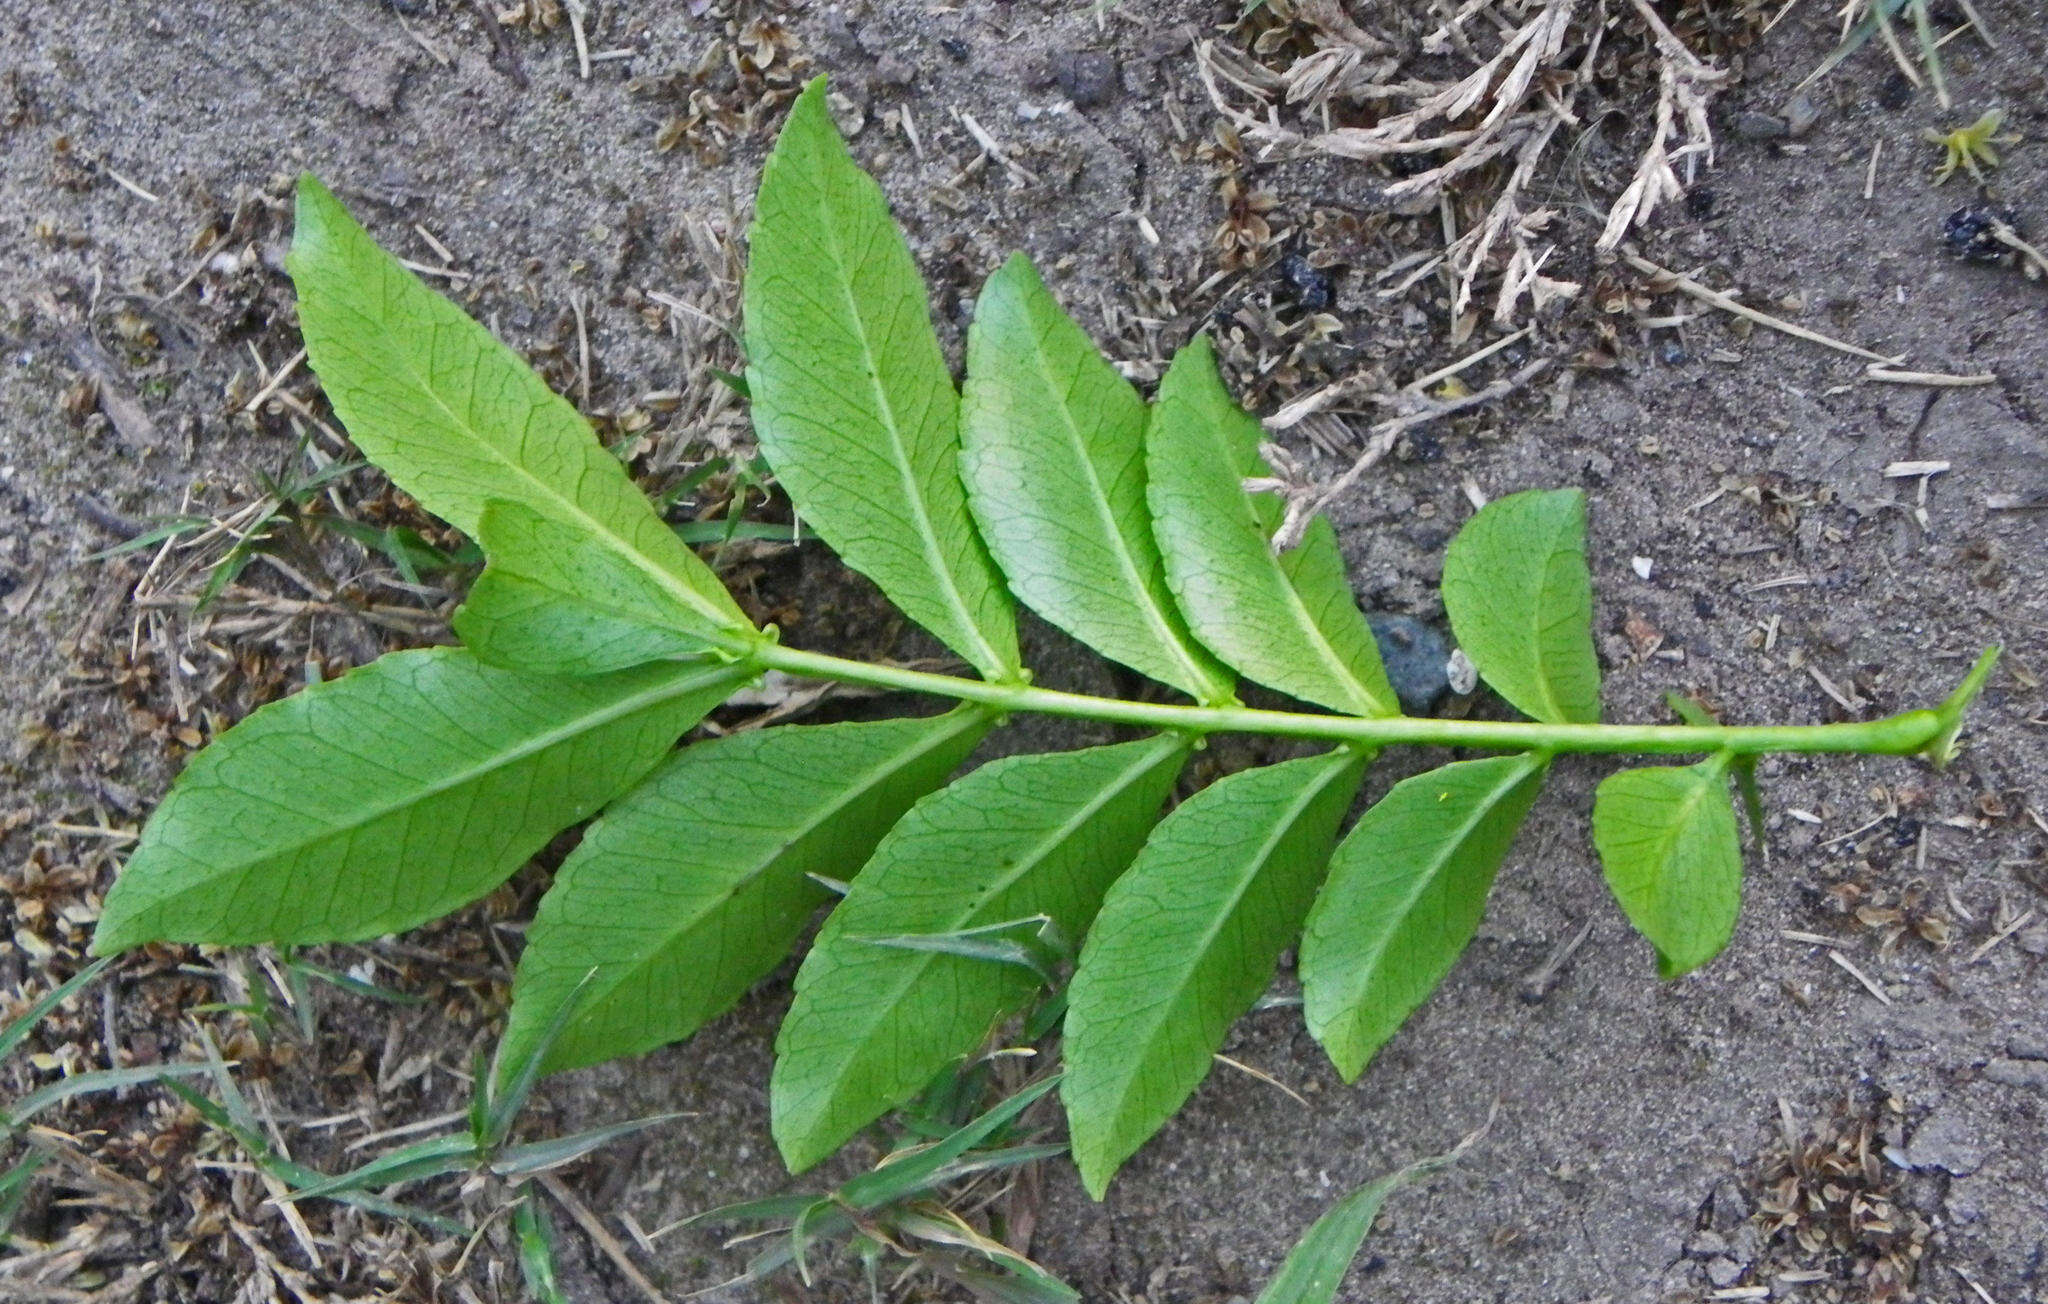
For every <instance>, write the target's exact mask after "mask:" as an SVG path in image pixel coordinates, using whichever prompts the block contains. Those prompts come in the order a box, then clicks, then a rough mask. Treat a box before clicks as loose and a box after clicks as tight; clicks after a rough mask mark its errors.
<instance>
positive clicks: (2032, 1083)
mask: <svg viewBox="0 0 2048 1304" xmlns="http://www.w3.org/2000/svg"><path fill="white" fill-rule="evenodd" d="M1984 1080H1985V1081H1986V1082H1996V1083H1997V1084H1998V1085H1999V1086H2001V1087H2032V1088H2033V1089H2034V1090H2036V1091H2048V1064H2044V1063H2042V1062H2041V1061H2040V1060H2022V1059H1995V1060H1992V1061H1991V1062H1990V1063H1989V1064H1986V1065H1985V1066H1984Z"/></svg>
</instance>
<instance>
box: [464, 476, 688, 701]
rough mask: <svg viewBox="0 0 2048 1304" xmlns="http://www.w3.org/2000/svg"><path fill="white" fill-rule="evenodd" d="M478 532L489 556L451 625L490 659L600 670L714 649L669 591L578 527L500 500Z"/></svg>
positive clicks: (554, 671) (565, 671)
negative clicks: (488, 561)
mask: <svg viewBox="0 0 2048 1304" xmlns="http://www.w3.org/2000/svg"><path fill="white" fill-rule="evenodd" d="M477 537H478V541H479V542H481V543H482V544H483V548H484V552H485V553H486V554H487V555H488V556H489V557H490V559H491V564H490V565H489V566H488V567H487V568H486V569H485V570H484V573H483V574H482V575H481V576H479V577H478V578H477V581H476V583H475V584H473V585H471V586H470V590H469V597H468V598H467V599H466V600H465V601H464V602H463V604H462V608H461V609H460V610H459V611H457V612H456V613H455V620H454V622H453V623H454V626H455V632H456V633H457V634H459V635H461V637H462V641H463V643H464V644H465V645H467V646H468V647H469V649H470V650H471V651H473V652H475V653H476V654H477V656H478V657H479V658H480V659H482V660H484V661H486V662H489V663H490V664H491V665H494V666H505V667H507V668H510V669H514V670H525V671H530V672H532V673H534V674H544V675H594V674H603V673H604V672H606V671H609V670H623V669H625V668H626V667H627V666H637V665H644V664H646V663H647V662H649V661H662V660H677V659H680V658H685V657H690V656H699V655H703V654H704V653H706V652H708V651H710V650H711V648H712V645H711V644H708V643H707V641H706V638H705V631H703V630H702V627H701V625H700V624H699V623H698V622H697V621H696V620H695V619H694V618H693V613H692V612H690V611H688V610H687V609H684V608H681V607H679V606H678V604H677V603H676V601H675V599H674V597H673V596H672V595H671V594H670V593H669V592H668V590H667V589H665V588H663V587H662V586H661V585H660V584H658V583H657V582H656V581H655V580H654V579H653V578H652V577H650V576H649V575H648V574H647V573H646V572H645V571H642V570H640V569H639V568H637V567H635V566H633V565H631V564H629V563H628V562H626V560H625V559H624V558H622V557H620V556H619V555H618V554H617V553H615V552H612V551H611V550H609V549H607V548H604V547H602V546H600V545H599V544H597V543H596V542H595V541H594V540H592V539H591V537H590V536H589V535H588V534H586V533H585V532H583V531H581V530H579V529H577V528H575V527H574V526H571V525H565V524H563V523H562V522H561V521H559V520H556V519H555V518H554V517H552V516H544V515H542V514H541V513H539V512H536V511H534V510H533V509H532V508H531V507H528V506H526V505H525V504H523V503H513V502H507V501H505V500H504V499H502V498H494V499H492V500H491V501H490V502H489V503H488V504H486V505H485V507H484V514H483V519H482V520H481V522H480V523H479V524H478V535H477ZM693 629H694V630H697V631H698V632H696V633H693V632H691V631H692V630H693ZM711 633H712V637H715V636H716V634H715V631H712V632H711Z"/></svg>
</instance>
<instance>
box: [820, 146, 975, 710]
mask: <svg viewBox="0 0 2048 1304" xmlns="http://www.w3.org/2000/svg"><path fill="white" fill-rule="evenodd" d="M833 161H835V160H830V159H825V160H819V162H820V164H821V166H820V167H819V168H818V170H817V180H818V197H819V202H820V204H821V205H824V206H827V207H829V206H830V205H829V200H830V187H831V178H830V177H829V176H828V175H827V173H828V172H829V171H830V164H831V162H833ZM845 162H846V164H847V166H848V167H853V166H854V165H853V160H852V158H851V157H850V156H849V157H848V158H847V159H846V160H845ZM854 171H855V174H856V175H858V176H860V177H862V179H866V174H864V173H861V172H860V171H859V169H858V168H854ZM870 184H872V182H871V183H870ZM879 189H880V188H879V187H877V196H878V197H879ZM882 202H883V205H884V207H885V208H886V206H887V200H883V201H882ZM823 226H824V235H823V241H824V244H825V246H826V248H827V249H828V250H829V251H830V253H831V255H832V262H833V265H834V266H835V267H836V268H837V269H838V271H839V275H837V276H836V277H834V278H833V288H834V289H835V290H837V291H838V292H839V296H840V298H841V299H842V300H844V301H845V304H846V317H847V320H848V322H850V323H851V325H852V330H853V335H854V338H855V339H856V340H857V341H858V342H859V344H860V352H861V357H862V359H863V361H864V362H865V363H866V364H867V365H866V366H865V368H864V370H865V371H866V372H867V375H868V388H869V390H871V391H872V392H873V394H874V397H875V407H876V410H877V412H878V413H879V414H880V416H881V417H882V421H881V425H882V429H883V430H884V431H885V432H887V434H888V436H889V450H890V452H891V453H892V454H893V460H894V461H895V464H896V475H897V479H898V481H899V482H900V483H901V485H902V487H903V496H904V499H905V501H906V502H908V503H909V505H910V511H911V515H912V516H913V518H914V524H915V525H916V527H917V536H918V543H919V544H920V546H921V547H922V548H923V549H924V554H925V561H926V563H927V564H928V565H929V566H930V567H931V572H932V575H933V576H934V577H935V578H937V580H938V581H939V587H940V588H941V589H942V590H944V593H945V600H946V603H947V605H949V606H950V607H952V608H953V611H954V614H955V615H957V616H958V617H959V618H960V620H961V622H962V625H963V628H964V630H965V632H966V633H967V634H968V635H969V636H971V637H972V638H973V640H974V642H975V643H976V644H977V645H978V646H979V647H980V649H981V651H982V653H983V655H985V656H986V657H987V658H988V661H987V666H988V668H990V669H998V670H1003V671H1013V670H1014V669H1015V667H1013V666H1011V665H1010V658H1008V657H1006V656H1004V655H1003V654H1002V653H1000V652H998V651H996V649H995V646H994V645H993V644H992V643H990V642H989V640H988V635H987V634H985V633H984V632H983V631H982V628H981V622H980V620H978V619H977V618H976V617H975V614H974V612H972V611H971V610H969V609H968V606H967V595H966V594H964V593H962V592H961V591H960V582H959V577H958V576H957V575H955V574H954V572H953V568H952V567H951V566H950V565H948V564H947V558H946V555H945V553H944V552H943V551H941V550H940V547H939V539H938V534H937V531H936V530H935V529H934V527H933V525H932V518H931V512H930V510H929V509H928V506H927V504H926V503H925V496H924V486H923V485H922V484H920V483H919V482H918V479H917V476H916V474H915V468H913V467H912V465H911V462H910V450H909V449H908V448H906V447H905V446H904V443H903V432H902V429H901V426H900V423H899V420H898V417H897V415H896V405H895V403H894V402H893V401H892V400H891V399H890V397H889V393H888V391H887V390H886V389H885V388H884V387H883V385H882V363H881V355H880V353H878V352H877V351H876V349H875V347H874V344H873V342H872V341H871V340H870V339H869V337H868V325H867V319H866V318H865V317H863V316H862V315H861V311H860V303H859V301H858V300H856V299H855V298H854V297H853V276H852V272H851V268H850V266H849V264H848V262H847V251H846V250H845V248H844V247H842V246H841V244H840V242H839V230H838V227H839V224H838V223H837V222H833V221H827V222H825V223H824V224H823ZM904 256H905V257H906V258H908V257H909V254H908V252H907V251H906V252H905V254H904ZM913 275H914V272H913ZM922 285H923V282H922V280H921V279H920V280H919V286H920V288H921V287H922ZM920 309H922V304H920ZM926 321H927V324H929V318H927V319H926ZM941 383H942V386H943V387H944V388H945V389H947V390H951V389H952V382H951V381H950V380H947V381H942V382H941ZM958 422H959V396H958V395H957V394H955V395H954V423H955V431H954V439H955V442H957V441H958V439H959V432H958Z"/></svg>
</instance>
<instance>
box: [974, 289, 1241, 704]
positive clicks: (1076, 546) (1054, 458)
mask: <svg viewBox="0 0 2048 1304" xmlns="http://www.w3.org/2000/svg"><path fill="white" fill-rule="evenodd" d="M960 442H961V457H960V470H961V474H962V475H963V476H965V477H966V481H967V498H968V505H969V506H970V507H971V508H972V509H973V512H974V519H975V521H976V522H977V523H978V524H979V525H980V526H981V532H982V537H983V538H985V539H986V540H987V541H988V547H989V551H990V552H991V553H992V554H994V556H995V559H996V564H997V566H999V567H1000V568H1001V569H1002V572H1003V574H1004V575H1005V576H1007V577H1008V579H1009V582H1010V589H1011V591H1012V592H1014V593H1015V594H1016V595H1017V597H1018V598H1019V599H1020V600H1021V601H1023V603H1024V604H1025V605H1026V606H1028V607H1030V608H1032V609H1033V610H1034V611H1036V612H1038V614H1039V615H1041V616H1044V617H1045V618H1046V619H1047V620H1049V621H1051V622H1052V623H1053V624H1055V625H1057V626H1059V627H1060V628H1061V629H1064V630H1066V631H1067V632H1068V633H1069V634H1072V635H1073V636H1074V637H1075V638H1078V639H1080V640H1081V641H1082V642H1083V643H1086V644H1088V645H1089V646H1090V647H1092V648H1094V649H1095V650H1096V651H1098V652H1100V653H1102V654H1103V655H1104V656H1107V657H1109V658H1111V659H1113V660H1116V661H1121V662H1123V663H1124V664H1125V665H1127V666H1130V667H1131V668H1132V669H1134V670H1136V671H1138V672H1139V673H1141V674H1145V675H1149V676H1151V677H1152V678H1154V679H1156V680H1158V681H1159V682H1161V683H1163V684H1168V685H1171V686H1172V687H1174V688H1178V689H1180V690H1181V691H1182V692H1184V693H1186V694H1188V695H1189V696H1190V697H1193V698H1196V699H1197V700H1200V701H1204V702H1212V703H1214V702H1225V701H1228V700H1230V699H1231V687H1232V683H1231V677H1230V673H1229V672H1228V671H1226V670H1225V669H1224V668H1223V667H1222V666H1220V665H1218V664H1217V663H1216V660H1215V658H1214V657H1211V656H1210V655H1209V654H1208V652H1207V651H1205V650H1204V649H1203V648H1202V647H1201V646H1200V645H1199V644H1197V643H1196V642H1195V641H1194V638H1193V637H1192V636H1191V635H1190V634H1189V633H1188V631H1187V627H1186V626H1185V625H1183V624H1182V623H1181V619H1180V613H1179V612H1178V610H1177V609H1176V608H1175V606H1174V602H1173V595H1172V593H1171V592H1170V591H1169V590H1168V589H1167V585H1166V570H1165V567H1164V565H1163V564H1162V563H1161V562H1160V559H1159V548H1158V546H1157V545H1156V544H1154V543H1153V541H1152V523H1151V520H1150V519H1149V516H1148V513H1147V511H1146V507H1145V400H1144V399H1142V398H1140V397H1139V396H1138V391H1137V390H1135V389H1133V388H1132V387H1131V383H1130V382H1129V381H1127V380H1125V379H1124V378H1123V377H1122V376H1121V375H1119V374H1118V373H1117V370H1116V368H1114V367H1112V366H1111V365H1110V364H1109V362H1108V361H1107V360H1106V359H1105V358H1104V357H1103V356H1102V354H1101V353H1100V352H1098V351H1097V350H1096V348H1095V345H1094V343H1093V342H1092V341H1090V340H1089V338H1088V336H1087V335H1086V334H1084V333H1083V332H1082V330H1081V328H1080V327H1079V326H1076V325H1075V324H1074V322H1073V319H1072V318H1070V317H1068V316H1067V314H1066V313H1064V312H1062V311H1061V310H1060V306H1059V304H1058V303H1057V302H1055V301H1054V299H1053V297H1052V295H1051V294H1050V293H1049V292H1048V291H1047V290H1046V288H1045V283H1044V282H1043V281H1041V280H1040V279H1039V277H1038V272H1037V271H1036V269H1034V268H1033V267H1032V266H1031V261H1030V260H1029V259H1028V258H1026V257H1024V255H1022V254H1017V255H1014V256H1013V257H1011V259H1010V261H1009V262H1007V263H1005V264H1003V268H1002V270H1001V271H999V272H997V273H996V274H995V275H994V276H992V277H990V278H989V279H988V282H987V283H986V284H985V285H983V286H982V287H981V294H980V297H979V298H978V299H977V300H976V302H975V309H974V325H973V327H972V328H971V329H970V330H969V332H968V336H967V383H966V392H965V394H964V396H963V399H962V408H961V430H960Z"/></svg>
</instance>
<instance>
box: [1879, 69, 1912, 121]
mask: <svg viewBox="0 0 2048 1304" xmlns="http://www.w3.org/2000/svg"><path fill="white" fill-rule="evenodd" d="M1912 102H1913V83H1912V82H1911V81H1909V80H1907V78H1906V74H1904V73H1902V72H1898V71H1894V72H1893V73H1892V75H1891V76H1889V77H1887V78H1885V80H1884V85H1882V86H1880V87H1878V88H1877V107H1879V108H1880V109H1883V110H1884V111H1885V112H1887V113H1897V112H1898V111H1899V110H1900V109H1903V108H1905V107H1906V106H1907V105H1908V104H1911V103H1912Z"/></svg>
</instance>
